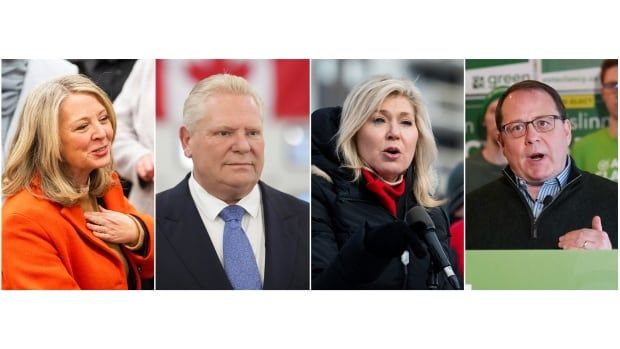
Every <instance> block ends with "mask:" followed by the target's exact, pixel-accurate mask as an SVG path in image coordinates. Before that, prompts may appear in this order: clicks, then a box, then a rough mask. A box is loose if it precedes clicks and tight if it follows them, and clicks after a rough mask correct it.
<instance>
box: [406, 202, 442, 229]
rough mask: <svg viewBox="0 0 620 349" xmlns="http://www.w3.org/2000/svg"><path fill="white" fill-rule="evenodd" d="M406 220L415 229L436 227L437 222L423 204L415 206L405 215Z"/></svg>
mask: <svg viewBox="0 0 620 349" xmlns="http://www.w3.org/2000/svg"><path fill="white" fill-rule="evenodd" d="M405 222H407V224H409V225H411V226H412V227H413V228H414V229H418V228H421V229H426V228H432V229H435V223H434V222H433V220H432V219H431V217H430V216H429V215H428V213H427V212H426V209H425V208H424V207H422V206H415V207H414V208H412V209H411V210H409V212H407V215H406V216H405Z"/></svg>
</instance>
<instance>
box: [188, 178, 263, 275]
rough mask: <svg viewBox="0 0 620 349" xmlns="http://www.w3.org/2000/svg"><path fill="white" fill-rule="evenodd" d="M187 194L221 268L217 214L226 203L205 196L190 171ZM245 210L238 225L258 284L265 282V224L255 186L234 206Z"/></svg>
mask: <svg viewBox="0 0 620 349" xmlns="http://www.w3.org/2000/svg"><path fill="white" fill-rule="evenodd" d="M188 183H189V192H190V194H191V195H192V199H193V200H194V203H195V204H196V207H197V208H198V213H199V214H200V218H201V219H202V223H203V224H204V226H205V229H207V233H208V234H209V238H210V239H211V243H213V246H214V247H215V252H216V253H217V256H218V258H219V259H220V263H222V266H223V265H224V224H225V223H224V220H223V219H222V218H221V217H220V216H219V214H220V212H221V211H222V210H223V209H224V208H225V207H226V206H228V204H227V203H226V202H224V201H222V200H220V199H218V198H216V197H215V196H213V195H211V194H209V193H208V192H207V191H206V190H205V189H204V188H203V187H202V186H201V185H200V184H199V183H198V182H197V181H196V179H195V178H194V172H193V171H192V175H191V176H190V177H189V181H188ZM236 205H239V206H241V207H243V209H245V213H244V214H243V219H242V220H241V226H242V227H243V230H244V231H245V233H246V235H247V236H248V240H249V241H250V245H252V251H253V252H254V257H256V264H257V265H258V271H259V272H260V279H261V283H264V280H265V225H264V224H263V205H262V200H261V194H260V189H259V188H258V184H256V185H255V186H254V188H252V190H251V191H250V193H249V194H248V195H246V196H245V197H244V198H242V199H241V200H239V202H237V203H236Z"/></svg>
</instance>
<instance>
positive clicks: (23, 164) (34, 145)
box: [2, 75, 116, 206]
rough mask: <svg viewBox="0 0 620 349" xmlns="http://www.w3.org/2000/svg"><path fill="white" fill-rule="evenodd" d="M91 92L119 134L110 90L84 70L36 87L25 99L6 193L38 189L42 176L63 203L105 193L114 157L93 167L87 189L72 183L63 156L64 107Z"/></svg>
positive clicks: (48, 191)
mask: <svg viewBox="0 0 620 349" xmlns="http://www.w3.org/2000/svg"><path fill="white" fill-rule="evenodd" d="M78 93H87V94H91V95H93V96H94V97H96V98H97V100H98V101H99V102H100V103H101V104H102V105H103V106H104V107H105V109H106V112H107V113H108V117H109V120H110V123H111V125H112V129H113V131H114V132H113V136H112V140H111V141H113V140H114V136H115V135H116V114H115V113H114V108H113V107H112V102H111V101H110V99H109V98H108V96H107V94H106V93H105V92H104V91H103V90H102V89H101V88H99V86H97V85H96V84H95V83H94V82H93V81H92V80H90V79H89V78H87V77H85V76H83V75H67V76H64V77H61V78H58V79H54V80H50V81H48V82H45V83H43V84H41V85H39V86H37V87H36V88H35V89H34V90H33V91H32V92H31V93H30V94H29V95H28V98H27V99H26V102H25V104H24V107H23V109H22V111H21V114H20V118H19V124H18V125H17V132H16V136H15V138H13V141H12V143H11V146H10V149H9V155H8V158H7V160H6V166H5V170H4V173H3V175H2V185H3V188H2V193H3V195H5V196H7V197H8V196H13V195H15V194H17V193H19V192H20V191H22V190H24V189H26V190H28V191H29V192H31V193H33V189H32V182H33V180H34V179H35V178H36V177H39V179H40V187H41V190H42V191H43V194H44V196H45V197H46V198H47V199H49V200H51V201H54V202H57V203H59V204H61V205H63V206H72V205H75V204H76V203H77V202H78V200H79V199H81V198H82V197H84V196H86V195H89V194H90V195H91V196H95V197H98V196H103V194H104V193H105V192H106V191H107V190H108V189H109V188H110V187H111V186H112V184H113V179H112V173H113V168H114V166H113V162H112V161H111V162H110V164H108V165H107V166H105V167H102V168H98V169H96V170H94V171H92V172H91V174H90V177H89V178H90V181H89V190H88V192H82V191H81V190H80V189H79V188H78V186H77V185H76V184H74V183H72V180H71V178H70V176H69V172H68V168H67V167H66V166H67V165H66V164H65V163H64V161H63V159H62V155H61V152H62V149H61V148H62V146H61V142H60V129H59V118H60V106H61V104H62V102H63V101H64V100H65V98H67V97H68V96H70V95H72V94H78Z"/></svg>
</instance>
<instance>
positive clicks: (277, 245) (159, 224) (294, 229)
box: [155, 175, 310, 290]
mask: <svg viewBox="0 0 620 349" xmlns="http://www.w3.org/2000/svg"><path fill="white" fill-rule="evenodd" d="M188 179H189V175H187V176H186V177H185V179H184V180H183V181H181V183H179V184H178V185H177V186H176V187H174V188H172V189H169V190H166V191H164V192H162V193H159V194H157V216H156V217H157V220H156V229H157V230H156V261H155V263H156V266H157V267H156V269H155V270H156V274H155V283H156V288H157V289H159V290H199V289H211V290H229V289H232V286H231V284H230V281H229V280H228V277H227V276H226V272H225V271H224V268H223V266H222V264H221V262H220V260H219V258H218V256H217V253H216V252H215V248H214V247H213V244H212V243H211V239H210V238H209V234H208V233H207V230H206V229H205V227H204V224H203V223H202V220H201V218H200V215H199V213H198V209H197V208H196V205H195V204H194V200H193V199H192V197H191V194H190V192H189V186H188ZM258 184H259V187H260V190H261V197H262V200H263V216H264V224H265V278H264V282H263V289H271V290H307V289H309V269H310V267H309V264H310V262H309V214H310V210H309V205H308V204H307V203H306V202H304V201H302V200H299V199H297V198H294V197H293V196H291V195H288V194H285V193H282V192H280V191H278V190H276V189H274V188H272V187H270V186H268V185H267V184H265V183H263V182H259V183H258Z"/></svg>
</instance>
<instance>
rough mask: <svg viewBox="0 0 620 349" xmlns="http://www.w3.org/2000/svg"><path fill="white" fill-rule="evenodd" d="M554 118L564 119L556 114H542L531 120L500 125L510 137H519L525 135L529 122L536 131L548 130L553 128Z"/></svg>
mask: <svg viewBox="0 0 620 349" xmlns="http://www.w3.org/2000/svg"><path fill="white" fill-rule="evenodd" d="M556 119H559V120H564V118H563V117H561V116H558V115H543V116H539V117H537V118H535V119H534V120H532V121H515V122H510V123H507V124H505V125H503V126H502V127H501V130H502V131H503V132H504V133H506V134H508V135H509V136H510V137H512V138H519V137H523V136H524V135H525V132H526V131H527V125H529V124H532V127H534V129H535V130H536V131H537V132H549V131H551V130H553V129H554V128H555V120H556Z"/></svg>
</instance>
